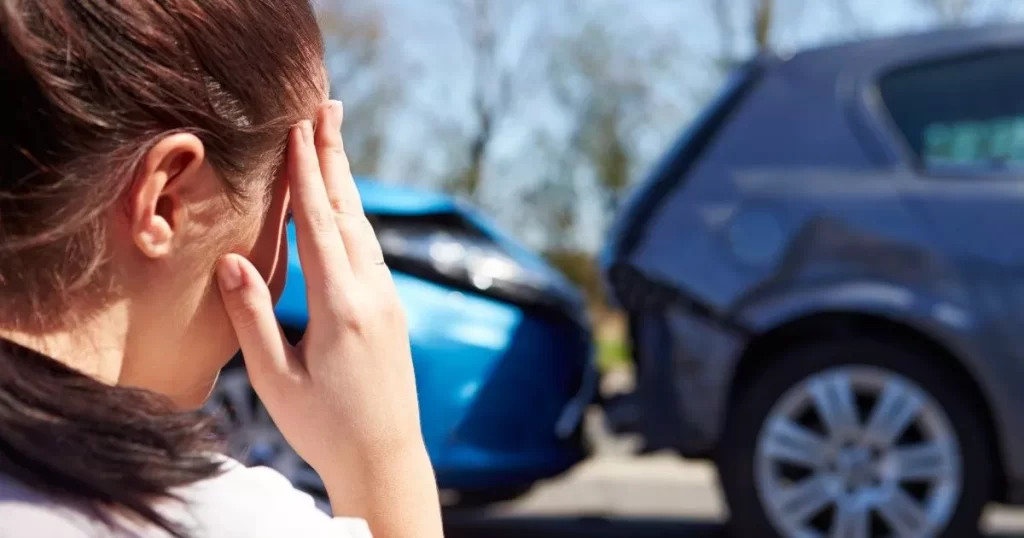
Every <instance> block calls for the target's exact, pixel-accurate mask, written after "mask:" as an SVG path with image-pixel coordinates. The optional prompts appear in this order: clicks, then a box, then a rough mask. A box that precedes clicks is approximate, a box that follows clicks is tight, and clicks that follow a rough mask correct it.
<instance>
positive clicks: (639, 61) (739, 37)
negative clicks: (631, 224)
mask: <svg viewBox="0 0 1024 538" xmlns="http://www.w3.org/2000/svg"><path fill="white" fill-rule="evenodd" d="M319 10H320V13H321V17H322V26H323V30H324V33H325V37H326V42H327V47H328V55H329V60H328V65H329V68H330V71H331V84H332V86H331V92H332V94H333V96H334V97H336V98H339V99H342V100H343V101H344V102H345V105H346V106H345V110H346V116H345V126H344V134H345V143H346V150H347V151H348V153H349V156H350V159H351V161H352V166H353V170H354V171H355V172H356V173H357V174H362V175H366V176H370V177H373V178H377V179H378V180H379V181H384V182H397V183H404V184H411V185H415V186H419V187H426V188H430V189H438V190H443V191H445V192H448V193H451V194H453V195H454V196H456V197H458V198H460V199H464V200H466V201H468V202H470V203H472V204H474V205H476V206H477V207H479V208H481V210H482V211H483V212H484V213H486V214H487V215H489V216H491V217H492V218H493V219H495V220H496V221H497V222H498V223H499V224H501V225H502V226H503V227H504V228H505V229H507V230H511V231H513V233H514V234H515V235H516V237H517V238H519V239H520V240H522V241H524V242H525V243H526V244H527V245H528V246H530V247H531V248H534V249H536V250H538V251H540V252H541V253H542V254H543V255H544V256H545V257H546V258H547V259H548V260H550V261H551V262H552V263H553V264H554V265H556V266H557V267H558V268H559V269H561V270H562V271H564V272H565V273H566V275H567V276H569V278H571V279H572V280H573V281H575V282H576V283H578V284H579V285H580V286H581V287H582V289H583V290H584V291H585V293H586V296H587V300H588V302H589V304H590V308H591V309H592V312H593V313H594V316H595V320H596V327H597V332H598V340H599V342H600V363H601V365H602V367H604V368H609V367H613V366H616V365H619V364H621V362H622V360H623V358H624V357H625V356H626V352H625V350H624V349H623V333H622V330H623V329H622V327H623V325H622V322H621V320H620V319H618V317H617V316H616V315H615V313H614V312H611V311H609V310H608V308H607V307H606V300H605V296H604V294H603V292H602V290H601V283H600V278H599V275H598V272H597V269H596V266H595V264H594V258H595V255H596V253H597V250H598V248H599V247H600V246H601V244H602V241H603V240H604V232H605V231H606V230H607V227H608V226H609V224H610V222H611V220H612V219H613V218H614V216H615V214H616V210H617V208H618V206H619V204H620V203H621V201H622V200H623V198H624V197H625V195H626V193H627V192H628V190H629V188H630V186H632V185H633V184H634V183H635V182H637V181H638V180H639V179H640V178H642V177H643V176H644V174H645V173H647V172H649V171H650V168H651V166H652V165H653V163H654V162H655V161H656V160H657V158H658V157H660V156H661V155H662V153H664V152H665V150H666V149H667V148H668V147H669V146H670V145H671V143H672V142H673V141H674V140H675V139H676V138H677V137H678V136H679V134H680V132H681V131H682V130H683V129H685V128H686V127H687V126H688V124H689V122H690V121H691V120H692V119H694V118H695V117H696V116H697V115H698V114H699V113H700V112H701V110H702V109H703V108H704V106H705V105H706V104H707V103H708V101H709V100H710V99H711V98H713V97H714V96H715V95H716V94H717V92H718V90H719V89H720V88H721V86H722V85H723V84H724V82H725V80H726V77H727V75H728V74H729V73H730V71H731V70H732V69H733V68H734V67H736V66H737V65H738V64H740V63H741V62H743V61H744V60H747V59H749V58H750V57H752V56H754V55H755V54H756V53H758V52H762V51H767V52H771V53H775V54H779V55H781V56H786V55H791V54H794V53H795V52H797V51H800V50H802V49H807V48H812V47H816V46H822V45H827V44H832V43H838V42H843V41H852V40H858V39H865V38H871V37H880V36H886V35H897V34H903V33H908V32H921V31H926V30H929V29H935V28H940V27H945V26H950V25H981V24H985V23H992V22H1005V21H1015V20H1021V19H1022V18H1024V2H1020V1H1018V0H643V1H632V0H429V1H424V0H321V2H320V4H319Z"/></svg>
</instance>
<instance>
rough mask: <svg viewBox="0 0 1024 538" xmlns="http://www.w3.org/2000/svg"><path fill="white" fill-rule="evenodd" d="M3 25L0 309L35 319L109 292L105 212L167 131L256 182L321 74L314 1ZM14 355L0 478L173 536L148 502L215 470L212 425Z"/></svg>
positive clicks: (154, 4) (238, 186)
mask: <svg viewBox="0 0 1024 538" xmlns="http://www.w3.org/2000/svg"><path fill="white" fill-rule="evenodd" d="M0 33H2V39H0V73H2V84H0V97H2V99H0V140H2V143H0V312H2V316H3V319H2V323H3V324H5V325H7V326H12V327H13V326H17V327H19V328H22V329H27V330H36V331H42V330H47V329H50V328H53V327H54V326H55V325H58V324H61V323H69V322H71V320H70V318H67V317H66V316H62V315H59V314H58V313H61V312H75V313H78V314H81V313H82V312H83V309H84V308H88V307H89V306H90V305H92V306H93V307H98V306H102V305H103V304H104V302H105V301H106V300H107V299H108V298H109V294H110V293H113V292H114V291H116V290H113V289H112V285H111V282H110V280H111V279H110V278H109V274H108V273H109V271H108V257H107V253H106V252H105V249H104V246H105V241H106V230H105V228H104V216H105V215H106V214H107V213H108V211H109V210H110V209H111V208H113V207H114V205H115V204H116V203H118V200H119V199H121V198H122V195H123V193H124V192H126V189H128V188H129V187H130V184H131V182H132V180H133V177H134V171H135V169H136V167H137V164H138V162H139V160H140V159H141V157H142V156H143V155H144V154H145V153H146V151H147V150H148V149H149V148H150V147H152V145H153V144H154V143H155V142H156V141H157V140H159V139H160V138H162V137H164V136H166V135H168V134H170V133H174V132H191V133H194V134H195V135H196V136H198V137H199V138H200V139H201V140H202V142H203V144H204V145H205V148H206V154H207V157H208V158H209V159H210V161H211V162H212V163H213V165H214V166H215V167H216V168H217V170H218V171H219V172H220V173H221V175H222V176H223V178H224V180H225V181H226V183H227V185H228V187H229V190H230V191H232V192H233V193H235V194H241V193H243V192H248V191H247V190H246V189H244V188H243V187H245V186H246V185H245V184H244V183H243V182H244V181H258V182H265V183H267V185H269V184H270V182H271V177H272V176H273V175H274V174H276V172H277V170H278V169H279V166H280V163H281V160H282V155H283V150H284V145H285V140H286V136H287V131H288V127H289V126H290V125H292V124H293V123H294V122H296V121H298V120H299V119H301V118H303V117H310V116H312V113H313V110H314V109H315V107H316V106H317V105H318V104H319V99H320V98H321V96H322V94H323V91H324V86H325V81H324V71H323V44H322V40H321V36H320V31H319V28H318V27H317V23H316V19H315V15H314V13H313V9H312V7H311V5H310V3H309V0H217V1H216V2H207V1H201V0H160V1H157V0H150V1H145V0H64V1H60V0H0ZM16 349H19V348H16V347H14V346H3V347H2V348H0V473H2V474H7V475H11V476H14V477H16V478H17V479H19V480H21V481H23V482H26V483H27V484H28V485H29V486H31V487H35V488H38V489H42V490H45V491H47V492H51V493H53V494H57V495H60V496H62V497H64V498H67V499H70V500H74V501H78V502H83V503H85V504H88V505H89V506H91V507H94V508H97V509H99V508H102V509H103V510H106V509H107V508H110V507H113V508H121V509H124V510H127V511H128V512H131V513H134V514H135V515H137V516H141V517H143V518H145V519H147V520H149V521H151V522H153V523H156V524H158V525H160V526H162V527H164V528H166V529H168V530H172V529H173V526H172V525H171V523H170V522H168V521H166V520H165V519H163V518H162V517H161V516H160V514H158V513H157V512H155V511H154V510H153V509H152V507H151V506H150V503H151V500H152V499H153V498H154V496H156V497H159V496H164V495H166V494H167V492H168V490H169V489H170V488H173V487H175V486H179V485H183V484H187V483H190V482H193V481H195V480H197V479H200V478H203V477H205V476H210V475H211V474H213V473H215V472H216V465H214V464H212V463H211V462H210V461H209V459H208V458H200V457H197V454H200V453H202V452H204V451H206V450H208V449H209V448H210V447H211V446H212V445H211V444H210V437H209V435H208V433H207V432H208V431H209V430H208V429H207V428H205V427H203V426H201V424H200V423H198V422H197V419H196V418H195V417H192V416H183V415H180V414H175V413H174V412H172V411H171V410H170V407H169V406H168V405H167V404H166V402H164V401H163V400H161V399H160V398H158V397H156V396H155V395H152V394H148V393H143V392H140V391H135V390H130V389H125V388H118V387H109V386H105V385H102V384H100V383H99V382H97V381H94V380H92V379H90V378H86V377H84V376H81V375H79V374H77V373H76V372H74V371H71V370H69V369H67V368H63V367H62V366H60V365H59V364H57V363H56V362H54V361H50V360H48V359H46V358H45V357H39V356H35V355H34V354H31V353H26V352H24V351H23V350H22V351H16ZM53 395H57V397H56V398H54V397H53ZM54 402H59V405H54ZM47 439H50V441H51V442H46V440H47ZM69 447H73V448H69ZM69 450H70V451H73V452H74V454H73V457H68V454H69V452H68V451H69Z"/></svg>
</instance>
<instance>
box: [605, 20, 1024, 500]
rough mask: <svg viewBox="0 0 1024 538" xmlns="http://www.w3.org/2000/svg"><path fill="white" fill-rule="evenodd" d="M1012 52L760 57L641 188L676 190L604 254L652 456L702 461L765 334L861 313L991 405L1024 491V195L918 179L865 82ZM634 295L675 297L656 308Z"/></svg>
mask: <svg viewBox="0 0 1024 538" xmlns="http://www.w3.org/2000/svg"><path fill="white" fill-rule="evenodd" d="M1022 48H1024V26H1021V25H1008V26H1000V27H993V28H980V29H958V30H943V31H939V32H932V33H928V34H920V35H912V36H903V37H896V38H890V39H882V40H877V41H872V42H865V43H855V44H847V45H838V46H833V47H826V48H822V49H817V50H813V51H808V52H804V53H800V54H797V55H795V56H794V57H793V58H791V59H789V60H779V59H772V58H763V59H756V60H755V61H754V69H753V70H752V71H751V73H753V74H751V75H750V77H751V80H750V81H748V82H747V84H748V85H749V86H751V89H749V90H747V93H746V94H745V95H744V96H743V99H742V100H740V101H738V102H737V103H735V105H734V106H733V108H732V109H731V110H729V111H727V113H724V114H720V115H719V118H718V119H717V121H718V123H719V124H718V125H717V129H716V132H715V134H714V135H713V136H712V137H711V141H710V142H709V143H708V144H707V146H706V147H705V148H703V150H702V151H701V152H700V154H699V155H696V156H694V155H690V156H686V155H685V151H686V150H687V148H686V144H679V145H677V146H676V147H675V148H673V149H672V150H670V152H669V154H668V155H667V157H666V159H665V161H666V163H668V164H665V163H663V164H661V165H660V166H659V167H656V169H655V170H654V172H653V173H652V174H651V176H650V177H649V178H648V179H647V180H645V182H644V184H643V185H642V186H641V187H639V188H638V189H637V190H638V191H640V192H644V191H646V192H650V191H652V190H654V189H653V187H652V185H654V184H658V183H662V184H670V185H671V188H663V189H662V190H661V192H660V193H659V194H658V196H660V199H658V200H657V201H656V203H651V202H650V201H647V204H646V207H645V209H646V210H645V211H636V210H630V208H628V205H629V204H627V209H626V210H625V211H624V212H623V214H622V216H621V217H620V221H619V222H617V223H616V224H615V226H614V227H613V231H612V234H611V236H610V237H609V240H608V246H607V248H606V249H605V251H604V252H603V253H602V257H601V259H602V265H603V269H604V272H605V274H606V275H607V278H608V281H609V289H610V291H611V293H612V295H613V296H614V298H615V299H616V300H617V302H619V303H620V304H622V305H623V306H624V307H625V308H626V309H627V310H628V311H629V312H630V316H631V319H632V320H633V321H632V325H633V331H634V340H635V342H634V348H635V349H636V354H637V358H638V361H640V366H641V368H640V376H641V379H640V380H639V381H640V386H641V394H640V395H639V397H640V398H641V399H642V400H643V401H644V403H643V404H642V405H643V408H644V411H645V413H646V415H647V418H646V419H645V423H644V426H643V430H644V431H643V433H644V435H645V437H646V438H647V440H648V444H650V445H652V446H651V448H652V449H657V448H674V449H677V450H680V451H682V452H683V453H684V454H689V455H697V456H702V455H706V454H708V453H710V452H711V451H713V449H714V447H715V444H716V442H717V439H718V435H719V433H720V431H721V426H722V421H723V420H724V416H725V411H726V408H727V404H728V401H727V398H728V394H729V390H730V388H731V386H732V382H733V376H734V374H735V370H736V364H737V363H738V361H739V360H740V357H741V356H743V354H744V352H745V350H746V349H747V344H748V343H749V342H751V341H753V340H754V339H755V338H757V337H758V336H759V335H763V334H766V333H768V332H770V331H772V330H774V329H776V328H778V327H782V326H784V325H786V324H788V323H790V322H793V321H795V320H799V319H802V318H805V317H809V316H813V315H817V314H822V313H856V314H867V315H873V316H877V317H879V318H884V319H887V320H891V321H893V322H896V323H899V324H902V325H904V326H906V327H909V328H912V329H913V330H915V331H918V332H920V333H921V334H924V335H927V337H928V338H930V339H933V340H934V341H936V342H938V343H940V344H941V345H942V346H943V347H945V348H946V349H947V350H949V351H950V353H951V354H952V355H953V356H955V357H956V358H957V359H959V360H960V362H961V363H963V366H964V367H965V369H966V370H967V371H968V372H969V373H970V374H971V375H972V377H973V378H974V381H976V383H977V385H978V386H979V387H981V389H982V392H983V397H984V398H985V399H986V403H987V404H988V406H989V407H990V408H991V409H992V412H993V415H994V417H993V419H994V422H995V423H996V427H997V430H998V431H997V436H998V438H999V441H1000V442H1001V446H1000V453H1001V454H1002V455H1003V464H1004V465H1003V467H1004V468H1005V470H1006V471H1007V473H1008V474H1009V475H1010V476H1009V478H1010V481H1011V482H1015V483H1024V458H1020V457H1019V456H1017V455H1018V454H1024V434H1022V433H1021V432H1024V414H1022V413H1020V412H1019V411H1020V409H1022V408H1024V407H1022V406H1024V393H1022V392H1021V391H1020V390H1019V389H1018V387H1019V385H1020V383H1021V382H1024V346H1021V345H1019V344H1020V340H1019V338H1020V337H1019V335H1020V334H1022V333H1024V331H1022V329H1024V327H1022V326H1021V324H1022V323H1024V316H1022V314H1024V293H1022V292H1024V288H1022V286H1021V283H1022V279H1021V277H1022V276H1024V243H1022V242H1019V241H1006V240H1005V231H1006V230H1007V229H1010V230H1014V229H1019V228H1020V227H1021V226H1024V212H1022V211H1020V209H1021V208H1024V182H1021V181H1020V180H1019V179H1020V177H1019V175H1017V176H1011V175H1009V174H1007V173H1002V174H999V173H995V174H991V175H990V176H979V174H977V173H972V174H970V175H963V176H958V175H957V174H956V173H955V172H954V173H951V174H947V175H945V176H939V175H926V174H922V172H921V171H920V170H919V168H918V167H917V162H916V160H915V158H914V157H913V155H912V152H911V151H910V150H909V149H908V147H907V146H906V145H905V143H904V142H903V141H902V140H901V136H900V135H898V134H896V132H895V130H894V129H893V126H892V119H891V118H890V117H889V114H888V112H887V110H886V108H885V107H884V106H883V105H882V104H881V102H880V98H879V95H878V90H877V86H876V80H877V79H878V77H879V75H880V74H883V73H888V72H892V71H893V70H896V69H899V68H901V67H904V66H907V65H911V64H915V63H918V62H921V61H925V60H932V59H937V58H948V57H951V56H952V57H956V56H962V55H965V54H973V53H976V52H979V51H990V50H1006V49H1013V50H1021V49H1022ZM780 126H781V128H783V129H784V130H785V136H780V135H779V134H778V133H775V132H774V130H775V129H777V128H780ZM697 128H700V126H698V127H697ZM687 158H688V159H691V160H692V161H693V162H690V163H687V164H676V165H673V164H672V161H673V160H674V159H676V160H680V159H687ZM681 169H685V174H683V175H678V174H677V175H676V176H672V175H671V174H672V173H673V172H675V171H678V170H681ZM1011 177H1012V178H1015V179H1016V181H1008V179H1010V178H1011ZM637 198H642V195H638V196H637ZM633 203H636V202H633ZM638 230H639V231H638ZM630 231H631V232H632V233H629V232H630ZM1000 232H1004V233H1000ZM616 274H621V275H626V276H622V277H617V276H616ZM634 288H635V289H634ZM643 288H649V289H659V290H671V292H670V293H668V294H667V296H669V297H670V299H667V300H661V301H660V302H657V301H656V302H655V303H653V304H654V305H655V306H653V307H652V306H650V304H651V303H650V299H643V301H648V302H643V301H642V300H641V299H640V298H638V297H643V296H645V293H646V294H647V295H649V294H650V293H649V292H643V290H642V289H643ZM637 289H641V291H639V292H638V291H637ZM666 350H668V352H666ZM645 380H646V381H645ZM669 429H670V430H671V431H666V430H669ZM1016 500H1024V499H1021V498H1019V496H1018V498H1017V499H1016Z"/></svg>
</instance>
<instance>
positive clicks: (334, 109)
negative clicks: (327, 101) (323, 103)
mask: <svg viewBox="0 0 1024 538" xmlns="http://www.w3.org/2000/svg"><path fill="white" fill-rule="evenodd" d="M344 114H345V107H344V105H342V104H341V101H331V119H332V120H334V124H335V125H337V126H338V127H341V120H342V118H343V117H344Z"/></svg>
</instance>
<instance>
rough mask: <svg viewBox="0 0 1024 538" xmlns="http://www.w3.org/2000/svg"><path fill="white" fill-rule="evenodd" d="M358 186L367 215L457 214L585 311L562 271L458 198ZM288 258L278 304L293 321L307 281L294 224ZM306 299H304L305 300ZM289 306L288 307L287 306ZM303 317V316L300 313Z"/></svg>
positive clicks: (360, 181) (362, 181)
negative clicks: (299, 290) (297, 286)
mask: <svg viewBox="0 0 1024 538" xmlns="http://www.w3.org/2000/svg"><path fill="white" fill-rule="evenodd" d="M356 186H357V188H358V189H359V196H360V198H361V199H362V202H363V209H364V210H365V211H366V213H367V214H376V215H407V216H422V215H431V214H441V213H454V214H457V215H459V216H461V217H462V218H464V219H465V220H466V221H468V222H469V223H471V224H473V225H474V226H476V227H477V228H478V229H479V230H480V231H481V232H482V233H483V234H485V235H486V236H487V237H489V238H490V239H491V240H493V241H494V242H495V243H496V244H497V245H499V246H500V247H501V248H502V249H504V250H505V252H506V253H507V254H509V255H510V256H511V257H512V258H513V259H515V260H516V261H517V262H518V263H519V264H521V265H522V266H523V267H524V268H527V269H530V270H532V271H535V272H538V273H541V274H544V275H546V276H547V277H548V278H549V282H550V283H551V288H552V289H551V290H550V291H551V293H554V294H556V295H558V296H560V297H562V299H563V300H564V301H566V302H567V303H569V304H571V305H573V306H574V307H577V308H579V309H580V311H583V310H584V309H585V305H586V301H585V299H584V296H583V294H582V293H581V292H580V290H579V289H578V288H577V287H576V286H575V285H574V284H572V283H571V282H570V281H569V280H568V279H567V278H566V277H565V275H563V274H562V273H561V272H560V271H558V270H557V269H555V268H554V267H553V266H552V265H551V264H549V263H548V262H547V261H546V260H545V259H544V258H543V257H542V256H540V255H539V254H537V253H535V252H533V251H532V250H530V249H528V248H526V247H525V246H523V245H522V244H521V243H520V242H519V241H517V240H516V239H514V238H513V237H511V236H510V235H509V234H506V233H505V232H503V231H501V230H500V229H499V228H498V227H497V226H496V225H495V224H494V223H493V222H492V221H491V220H490V219H488V218H486V217H484V216H482V215H481V214H479V213H478V212H477V211H476V210H475V209H473V208H472V207H470V206H469V205H468V204H465V203H463V202H460V201H459V200H456V199H455V198H453V197H451V196H448V195H446V194H443V193H438V192H436V191H430V190H426V189H421V188H417V187H410V186H405V185H396V184H392V183H384V182H381V181H377V180H372V179H369V178H357V179H356ZM288 239H289V256H288V282H289V284H288V285H287V286H286V290H285V296H286V297H283V298H282V301H281V302H279V303H278V313H279V315H286V317H289V318H290V317H294V316H296V315H299V314H300V311H304V308H305V304H304V300H303V301H302V304H301V308H300V309H296V308H295V307H297V306H299V303H297V302H295V301H296V300H299V299H300V297H298V296H296V295H295V294H294V293H291V292H293V291H297V290H296V289H295V287H294V284H297V283H299V282H302V286H303V287H304V284H305V281H304V279H303V277H302V268H301V265H300V263H299V255H298V251H297V250H296V242H295V228H294V224H289V225H288ZM303 299H304V298H303ZM285 303H289V304H287V305H286V304H285ZM301 314H302V315H303V317H304V312H301Z"/></svg>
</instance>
